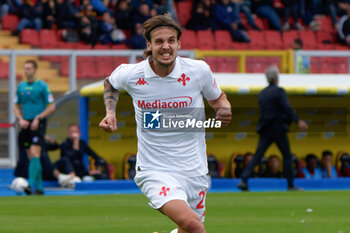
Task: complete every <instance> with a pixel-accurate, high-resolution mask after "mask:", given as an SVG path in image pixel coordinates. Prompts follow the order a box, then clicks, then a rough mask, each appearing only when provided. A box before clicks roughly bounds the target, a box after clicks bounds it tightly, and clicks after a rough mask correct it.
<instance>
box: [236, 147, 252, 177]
mask: <svg viewBox="0 0 350 233" xmlns="http://www.w3.org/2000/svg"><path fill="white" fill-rule="evenodd" d="M238 157H239V156H237V158H236V159H235V162H236V164H237V166H236V169H235V177H236V178H240V177H241V175H242V172H243V171H244V169H245V168H246V166H247V165H248V163H249V161H250V160H251V159H252V158H253V154H252V153H251V152H247V153H245V154H244V156H243V161H242V160H241V158H242V156H240V157H239V158H238ZM250 177H255V174H254V172H252V173H251V174H250Z"/></svg>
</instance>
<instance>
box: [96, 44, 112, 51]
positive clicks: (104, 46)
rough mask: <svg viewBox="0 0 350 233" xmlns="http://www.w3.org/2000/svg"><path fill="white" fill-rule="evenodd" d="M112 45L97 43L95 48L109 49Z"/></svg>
mask: <svg viewBox="0 0 350 233" xmlns="http://www.w3.org/2000/svg"><path fill="white" fill-rule="evenodd" d="M110 48H111V47H110V46H109V45H107V44H97V45H95V47H94V49H103V50H109V49H110Z"/></svg>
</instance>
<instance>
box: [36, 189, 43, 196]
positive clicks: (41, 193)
mask: <svg viewBox="0 0 350 233" xmlns="http://www.w3.org/2000/svg"><path fill="white" fill-rule="evenodd" d="M34 195H44V191H43V190H35V191H34Z"/></svg>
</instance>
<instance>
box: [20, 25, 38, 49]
mask: <svg viewBox="0 0 350 233" xmlns="http://www.w3.org/2000/svg"><path fill="white" fill-rule="evenodd" d="M20 38H21V42H22V43H23V44H30V45H31V46H34V47H39V46H40V38H39V33H38V32H37V31H36V30H35V29H28V28H26V29H23V30H22V32H21V36H20Z"/></svg>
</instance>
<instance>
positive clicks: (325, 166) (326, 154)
mask: <svg viewBox="0 0 350 233" xmlns="http://www.w3.org/2000/svg"><path fill="white" fill-rule="evenodd" d="M332 158H333V153H332V152H331V151H329V150H325V151H323V152H322V159H321V170H322V177H323V178H338V171H337V169H335V167H334V166H333V165H332Z"/></svg>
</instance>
